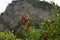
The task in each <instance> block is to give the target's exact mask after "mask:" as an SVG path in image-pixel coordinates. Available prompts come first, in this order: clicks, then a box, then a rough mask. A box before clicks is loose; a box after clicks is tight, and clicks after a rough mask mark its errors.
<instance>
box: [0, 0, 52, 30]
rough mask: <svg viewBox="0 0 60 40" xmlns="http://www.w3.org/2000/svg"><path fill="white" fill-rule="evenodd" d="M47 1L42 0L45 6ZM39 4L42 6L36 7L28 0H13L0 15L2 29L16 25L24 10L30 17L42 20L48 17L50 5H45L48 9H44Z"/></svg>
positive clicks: (0, 28)
mask: <svg viewBox="0 0 60 40" xmlns="http://www.w3.org/2000/svg"><path fill="white" fill-rule="evenodd" d="M36 2H37V1H36ZM37 3H38V2H37ZM46 3H47V2H44V1H43V2H42V1H41V2H40V4H42V6H44V5H43V4H46ZM35 4H36V3H35ZM47 4H49V3H47ZM38 6H40V8H38V7H36V6H35V5H33V4H32V3H31V2H30V1H29V2H28V1H26V0H20V1H13V2H12V3H11V4H9V5H8V7H7V8H6V10H5V12H4V13H2V14H1V15H0V30H1V31H3V30H5V29H7V28H12V27H16V26H17V23H18V22H19V21H20V20H21V13H22V11H25V12H26V15H27V17H28V19H33V20H42V19H43V18H44V17H48V16H49V15H48V12H49V9H48V6H47V5H45V7H46V9H42V6H41V5H38ZM45 7H44V8H45ZM51 16H52V15H51Z"/></svg>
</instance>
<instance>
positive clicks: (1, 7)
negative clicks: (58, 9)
mask: <svg viewBox="0 0 60 40" xmlns="http://www.w3.org/2000/svg"><path fill="white" fill-rule="evenodd" d="M41 1H42V0H41ZM45 1H48V2H49V1H52V0H45ZM54 1H55V3H56V4H58V5H59V6H60V0H54ZM11 2H12V0H5V1H4V0H0V13H1V12H4V11H5V9H6V7H7V6H8V4H9V3H11Z"/></svg>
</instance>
